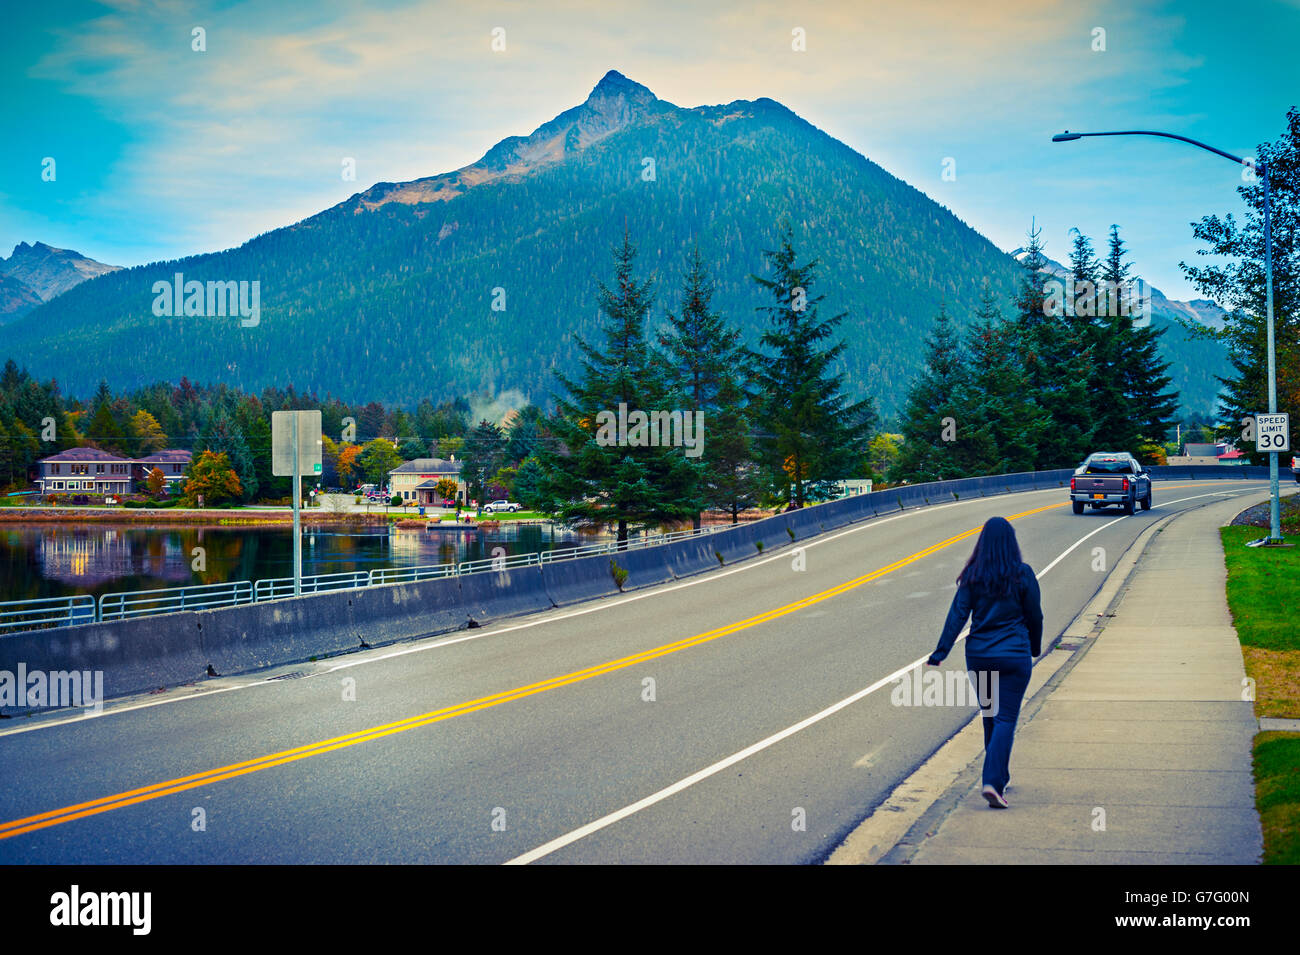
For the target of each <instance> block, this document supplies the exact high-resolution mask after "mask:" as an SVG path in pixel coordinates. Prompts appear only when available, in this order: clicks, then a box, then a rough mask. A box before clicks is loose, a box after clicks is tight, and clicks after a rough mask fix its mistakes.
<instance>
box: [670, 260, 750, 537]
mask: <svg viewBox="0 0 1300 955" xmlns="http://www.w3.org/2000/svg"><path fill="white" fill-rule="evenodd" d="M713 292H714V288H713V282H712V281H711V280H710V278H709V274H708V271H707V270H706V269H705V266H704V258H703V256H702V255H701V254H700V249H699V246H696V247H695V250H694V252H693V254H692V257H691V263H690V268H689V270H688V271H687V273H686V277H685V279H684V281H683V284H682V293H681V305H680V307H679V308H678V310H677V312H676V313H673V312H669V313H668V327H667V328H666V329H664V330H662V331H661V332H660V333H659V335H658V340H659V346H660V348H662V349H663V367H664V370H665V373H666V375H667V381H668V384H669V386H670V387H672V388H675V389H676V390H677V391H679V392H680V393H681V394H682V395H684V396H685V398H686V409H685V410H686V411H688V412H692V411H693V412H698V413H701V414H703V416H704V417H703V420H704V429H705V434H706V435H707V440H706V441H705V442H704V446H703V453H702V455H701V457H700V459H699V462H698V467H699V471H700V485H701V492H702V501H701V502H702V504H703V506H704V507H706V508H710V509H716V510H724V511H727V512H728V513H729V514H731V516H732V521H733V522H734V521H735V520H736V519H737V515H738V514H739V512H740V511H742V510H745V509H746V508H747V507H750V506H752V505H753V504H754V503H756V502H757V501H758V498H759V497H760V496H761V486H760V484H761V482H760V478H759V477H758V475H757V474H756V473H755V468H753V467H752V464H751V458H752V453H753V450H752V447H751V439H750V434H749V430H750V422H749V396H748V394H747V393H746V392H747V389H746V385H747V382H746V381H744V379H743V363H744V358H743V354H744V353H743V348H742V346H741V344H740V336H739V335H738V334H737V333H736V331H735V329H733V328H731V327H730V326H729V325H728V324H727V321H726V319H724V318H723V317H722V316H721V315H719V314H717V313H716V312H714V311H713V310H712V308H711V307H710V301H711V300H712V298H713ZM694 526H695V527H696V528H698V527H699V526H700V514H699V512H696V514H695V516H694Z"/></svg>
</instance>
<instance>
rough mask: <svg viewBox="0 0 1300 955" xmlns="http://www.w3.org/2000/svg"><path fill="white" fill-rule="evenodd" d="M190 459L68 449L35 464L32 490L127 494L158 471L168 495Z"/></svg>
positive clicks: (179, 454)
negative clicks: (33, 488) (151, 473)
mask: <svg viewBox="0 0 1300 955" xmlns="http://www.w3.org/2000/svg"><path fill="white" fill-rule="evenodd" d="M192 457H193V454H192V452H189V451H181V450H176V449H167V450H164V451H158V452H156V453H155V454H150V455H148V456H146V457H143V458H122V457H118V456H117V455H115V454H109V453H108V452H107V451H101V450H99V448H69V449H68V450H66V451H60V452H59V453H58V454H52V455H50V456H49V457H48V458H42V459H41V460H40V461H38V462H37V468H38V476H37V478H36V488H37V490H38V491H39V492H40V493H41V494H85V495H88V496H91V497H101V496H102V497H108V496H111V495H117V494H130V493H131V492H132V491H133V490H134V489H135V485H136V482H144V481H147V480H148V479H149V472H150V471H152V470H153V469H154V468H158V469H160V470H161V471H162V472H163V477H164V478H166V479H167V489H168V491H169V492H170V491H173V490H175V489H177V488H178V487H179V486H180V485H181V483H182V482H183V481H184V480H185V471H186V469H187V468H188V467H189V466H190V459H191V458H192Z"/></svg>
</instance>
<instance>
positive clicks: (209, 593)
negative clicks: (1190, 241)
mask: <svg viewBox="0 0 1300 955" xmlns="http://www.w3.org/2000/svg"><path fill="white" fill-rule="evenodd" d="M1183 470H1184V466H1177V471H1178V475H1177V476H1179V477H1183V476H1185V475H1183V474H1182V473H1181V472H1182V471H1183ZM1185 470H1187V471H1189V472H1190V471H1191V470H1192V469H1191V468H1190V467H1186V468H1185ZM1196 470H1197V472H1198V473H1197V475H1196V476H1197V477H1198V478H1199V477H1201V476H1202V474H1201V473H1200V472H1202V471H1204V472H1207V473H1205V475H1204V476H1207V477H1209V476H1213V477H1225V478H1226V477H1235V478H1244V479H1252V480H1254V479H1258V478H1259V477H1260V475H1259V474H1257V473H1254V472H1257V471H1264V470H1266V469H1263V468H1254V467H1250V468H1247V467H1239V468H1223V467H1222V466H1220V467H1219V469H1215V468H1213V467H1205V468H1197V469H1196ZM1280 470H1281V469H1280ZM1151 471H1152V472H1153V476H1154V477H1170V478H1172V477H1174V476H1175V474H1174V473H1173V472H1175V467H1169V468H1167V469H1166V468H1160V467H1153V468H1151ZM1161 472H1164V473H1161ZM1026 473H1027V475H1028V476H1030V477H1032V476H1034V475H1035V474H1036V473H1037V472H1026ZM1042 473H1053V472H1042ZM1063 473H1068V469H1066V472H1063ZM1019 476H1020V475H990V476H988V477H984V478H967V479H961V480H958V481H947V482H937V483H938V484H942V485H952V484H959V483H963V482H968V481H985V482H987V481H993V480H997V481H999V482H1002V481H1003V479H1005V478H1008V477H1019ZM924 486H925V485H907V486H905V487H904V488H892V489H890V490H891V491H894V492H901V491H903V490H907V489H913V490H915V489H918V488H922V487H924ZM883 493H887V492H883ZM854 496H855V497H856V496H860V495H854ZM868 496H869V495H868ZM840 500H845V499H844V498H841V499H840ZM831 503H834V502H831ZM733 526H734V525H731V524H711V525H709V526H707V527H701V528H699V529H698V530H696V529H692V530H685V531H671V532H669V533H666V534H646V535H642V536H639V537H633V538H629V539H628V540H627V541H623V542H619V541H602V542H600V543H597V544H583V545H580V546H577V547H564V548H557V549H555V550H549V551H542V552H540V553H531V554H515V555H512V556H503V557H485V558H482V559H480V560H467V561H462V562H461V563H459V564H426V565H420V566H415V567H383V568H376V569H375V570H371V571H360V570H358V571H345V572H343V573H335V574H315V575H312V576H308V577H304V578H303V579H302V588H301V589H302V592H303V593H319V592H321V591H326V590H340V589H348V590H351V589H358V588H361V587H373V586H378V585H381V584H394V583H411V582H414V581H418V580H429V579H433V578H438V577H454V576H459V575H465V574H477V573H490V572H492V571H499V570H505V569H508V568H511V567H527V566H533V565H540V564H550V563H554V562H556V561H565V560H574V559H577V558H580V557H589V556H593V555H597V554H616V553H619V552H621V551H626V550H639V549H641V548H645V547H657V546H659V545H661V544H669V543H672V542H673V541H678V540H684V539H686V538H689V537H698V536H701V535H706V534H713V533H717V532H719V531H725V530H729V529H730V528H731V527H733ZM292 595H293V578H291V577H280V578H271V579H267V580H259V581H257V582H256V583H253V582H252V581H247V580H239V581H231V582H229V583H224V584H198V585H195V586H192V587H169V588H165V589H161V590H139V591H129V592H124V593H115V594H104V595H102V596H101V597H100V598H99V601H98V602H96V601H95V599H94V598H93V597H91V596H88V595H81V596H75V597H42V598H37V599H34V600H13V601H7V602H3V603H0V634H4V633H5V632H7V631H8V632H13V631H17V630H28V629H39V628H42V627H68V626H73V625H75V624H80V623H94V622H96V621H107V620H122V619H127V618H130V617H137V616H145V615H150V614H163V613H174V612H176V611H179V610H206V609H210V608H214V607H226V606H234V605H236V604H244V603H252V602H254V601H262V600H278V599H282V598H284V597H290V596H292Z"/></svg>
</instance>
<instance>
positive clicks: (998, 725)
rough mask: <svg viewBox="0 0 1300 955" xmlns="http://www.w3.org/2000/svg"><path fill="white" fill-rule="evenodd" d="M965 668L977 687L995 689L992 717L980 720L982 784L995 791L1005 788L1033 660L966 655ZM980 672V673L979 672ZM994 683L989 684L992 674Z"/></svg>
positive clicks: (985, 709)
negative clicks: (981, 728)
mask: <svg viewBox="0 0 1300 955" xmlns="http://www.w3.org/2000/svg"><path fill="white" fill-rule="evenodd" d="M966 669H967V670H969V671H970V672H971V673H972V674H974V676H975V679H977V680H979V681H981V682H980V683H979V684H977V685H979V686H983V687H988V688H996V695H995V696H994V698H993V702H994V704H995V705H994V706H993V707H981V710H982V711H983V712H989V711H990V709H991V710H992V712H993V713H994V714H995V715H994V716H991V717H990V716H985V717H984V718H983V719H984V785H986V786H992V787H993V788H994V789H996V790H997V791H998V792H1002V790H1003V789H1005V788H1006V785H1007V780H1009V779H1010V778H1011V769H1010V763H1011V743H1012V741H1013V740H1014V739H1015V735H1016V720H1018V719H1019V718H1020V704H1021V702H1022V701H1023V700H1024V698H1025V690H1026V689H1028V687H1029V673H1030V671H1031V670H1032V669H1033V660H1032V659H1031V658H1030V657H1028V656H1024V657H972V656H970V655H969V654H967V656H966ZM981 671H983V672H982V673H981ZM995 673H996V674H997V682H996V683H994V682H993V674H995Z"/></svg>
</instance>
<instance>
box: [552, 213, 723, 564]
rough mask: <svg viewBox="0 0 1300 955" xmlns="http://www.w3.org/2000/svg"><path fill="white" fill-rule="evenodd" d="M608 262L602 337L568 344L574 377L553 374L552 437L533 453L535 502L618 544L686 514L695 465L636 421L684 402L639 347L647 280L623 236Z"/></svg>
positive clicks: (695, 492)
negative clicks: (610, 527) (610, 278)
mask: <svg viewBox="0 0 1300 955" xmlns="http://www.w3.org/2000/svg"><path fill="white" fill-rule="evenodd" d="M613 258H614V273H615V283H614V288H612V289H611V288H609V287H608V286H606V285H605V283H603V282H599V283H598V288H599V302H600V310H601V313H602V314H603V316H604V326H603V328H602V329H601V332H600V338H601V340H600V341H599V343H597V344H593V343H591V342H588V341H586V340H585V339H583V338H581V337H578V338H577V342H576V344H577V348H578V352H579V354H580V355H581V358H580V360H579V366H580V370H581V371H580V374H579V375H578V376H577V377H576V378H570V377H568V376H566V375H564V374H562V373H561V372H559V371H557V372H556V373H555V375H556V378H557V379H558V381H559V383H560V385H561V387H562V388H563V390H564V392H565V394H563V395H558V394H557V395H556V396H555V401H556V415H555V416H554V417H553V418H552V419H551V423H550V431H551V437H550V438H549V439H548V440H547V441H545V442H543V446H542V448H541V455H540V456H541V460H542V464H543V469H544V471H545V473H546V480H545V482H544V494H543V496H544V497H545V498H547V499H549V500H553V501H555V502H556V506H557V510H558V514H559V516H560V518H561V519H562V520H565V521H567V522H569V523H573V524H583V525H600V524H614V525H615V526H616V527H617V533H618V540H619V541H620V542H625V541H626V540H627V538H628V533H629V531H630V530H632V529H634V528H652V527H657V526H659V525H662V524H665V523H668V522H674V521H680V520H683V519H685V518H689V517H691V516H693V515H694V514H696V513H698V512H699V510H700V497H699V476H698V470H697V467H696V465H695V462H694V460H693V459H690V458H687V457H686V455H685V454H684V452H683V449H682V448H680V447H672V446H670V445H669V443H668V438H670V437H671V435H664V434H660V435H658V438H659V443H658V444H652V443H651V440H652V438H653V436H652V435H651V434H650V431H649V427H648V425H647V424H645V422H643V421H642V420H641V418H640V416H641V415H645V416H647V417H648V416H649V415H650V413H652V412H655V411H660V412H663V411H670V410H673V409H678V410H680V408H681V404H680V402H681V401H682V400H683V396H682V395H681V394H680V393H676V392H674V391H673V390H672V389H670V388H669V386H668V384H667V382H666V381H665V377H664V374H663V371H662V369H661V367H660V363H659V362H658V361H657V360H656V358H655V356H654V354H653V353H652V351H651V349H650V345H649V342H648V341H647V337H646V328H645V325H646V315H647V314H648V312H649V310H650V307H651V303H652V297H651V291H650V290H651V287H652V284H653V283H652V281H651V280H648V279H647V280H646V281H640V280H638V279H637V277H636V275H635V274H634V268H633V267H634V263H635V259H636V248H635V247H634V246H633V245H632V241H631V238H630V237H629V236H628V235H627V234H626V233H625V234H624V236H623V243H622V245H621V246H619V247H617V248H615V249H614V250H613ZM620 406H622V410H621V411H620ZM611 419H613V421H614V422H616V424H611ZM624 422H625V423H626V429H625V430H624V428H623V423H624ZM692 423H694V422H692ZM705 427H706V429H707V422H705ZM620 431H622V432H624V433H619V432H620ZM706 446H707V443H706Z"/></svg>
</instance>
